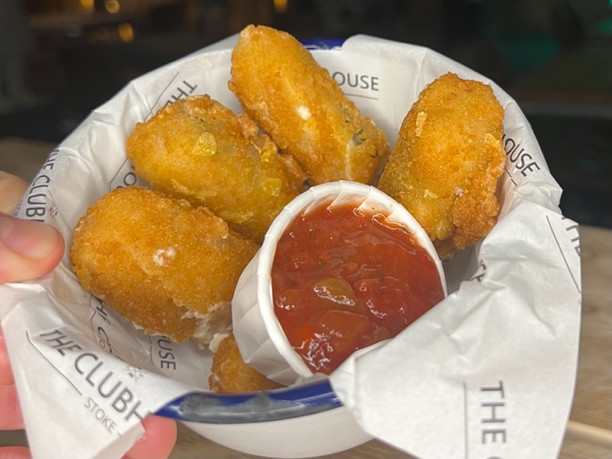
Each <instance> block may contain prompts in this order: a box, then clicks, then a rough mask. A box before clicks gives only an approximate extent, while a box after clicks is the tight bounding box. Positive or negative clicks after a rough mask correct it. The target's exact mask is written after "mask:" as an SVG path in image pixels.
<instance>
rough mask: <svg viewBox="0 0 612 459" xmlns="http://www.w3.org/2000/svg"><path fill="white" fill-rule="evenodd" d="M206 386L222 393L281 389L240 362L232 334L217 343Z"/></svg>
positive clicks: (238, 351) (240, 357) (240, 358)
mask: <svg viewBox="0 0 612 459" xmlns="http://www.w3.org/2000/svg"><path fill="white" fill-rule="evenodd" d="M208 385H209V387H210V390H213V391H215V392H222V393H238V392H255V391H260V390H270V389H278V388H280V387H283V386H282V385H280V384H279V383H277V382H275V381H272V380H270V379H268V378H266V377H265V376H264V375H262V374H261V373H259V372H258V371H257V370H254V369H253V368H251V367H250V366H248V365H247V364H246V363H245V362H244V360H242V356H241V355H240V350H239V349H238V345H237V344H236V340H235V338H234V335H233V333H230V334H229V335H227V336H226V337H225V338H224V339H223V341H221V342H220V343H219V346H218V347H217V349H216V350H215V352H214V354H213V362H212V367H211V371H210V376H209V377H208Z"/></svg>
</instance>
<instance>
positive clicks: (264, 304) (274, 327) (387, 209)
mask: <svg viewBox="0 0 612 459" xmlns="http://www.w3.org/2000/svg"><path fill="white" fill-rule="evenodd" d="M326 202H329V204H328V205H327V207H328V208H330V209H333V208H335V207H340V206H343V205H347V204H348V205H351V206H353V207H355V208H357V209H361V210H364V211H366V213H368V214H371V213H374V211H375V212H376V213H382V214H383V215H384V216H385V217H386V219H387V221H389V222H392V223H397V224H400V225H402V226H404V227H405V228H407V229H408V230H409V231H411V232H412V233H413V234H414V235H415V236H416V239H417V240H418V242H419V244H420V245H421V246H422V247H423V248H424V249H425V250H426V251H427V253H428V254H429V256H430V257H431V259H432V260H433V261H434V263H435V265H436V268H437V271H438V274H439V276H440V280H441V283H442V286H443V291H444V296H446V280H445V275H444V270H443V269H442V263H441V262H440V259H439V258H438V255H437V253H436V250H435V248H434V246H433V244H432V242H431V240H430V239H429V237H428V236H427V234H426V233H425V230H423V228H422V227H421V225H420V224H419V223H418V222H417V221H416V220H415V218H414V217H413V216H412V215H411V214H410V212H408V211H407V210H406V208H405V207H403V206H402V205H401V204H399V203H398V202H397V201H395V200H394V199H392V198H391V197H389V196H388V195H387V194H385V193H383V192H382V191H380V190H379V189H377V188H375V187H373V186H368V185H364V184H361V183H356V182H348V181H338V182H331V183H325V184H322V185H318V186H315V187H312V188H310V189H308V190H307V191H306V192H304V193H302V194H301V195H299V196H298V197H297V198H295V199H294V200H293V201H291V202H290V203H289V204H287V206H285V208H284V209H283V210H282V212H281V213H280V214H279V215H278V216H277V217H276V219H275V220H274V221H273V222H272V225H271V226H270V229H269V230H268V232H267V233H266V236H265V239H264V242H263V244H262V246H261V248H260V249H259V251H258V252H257V254H256V255H255V257H254V258H253V259H252V260H251V262H250V263H249V264H248V265H247V267H246V268H245V270H244V272H243V273H242V275H241V277H240V279H239V281H238V284H237V286H236V290H235V293H234V299H233V300H232V323H233V328H234V335H235V337H236V342H237V344H238V347H239V348H240V352H241V354H242V356H243V358H244V360H245V361H246V362H247V363H248V364H249V365H251V366H252V367H253V368H255V369H257V370H258V371H259V372H260V373H263V374H265V375H266V376H267V377H268V378H270V379H273V380H275V381H278V382H280V383H282V384H285V385H291V384H296V383H301V382H304V381H309V380H312V379H313V378H316V377H317V375H314V374H313V373H312V371H311V370H310V368H309V367H308V366H307V365H306V363H305V362H304V361H303V359H302V358H301V357H300V355H299V354H298V353H297V352H296V351H295V350H294V349H293V347H292V346H291V344H290V343H289V341H288V340H287V337H286V336H285V333H284V331H283V329H282V326H281V325H280V323H279V321H278V319H277V317H276V315H275V313H274V303H273V299H272V279H271V270H272V264H273V261H274V255H275V253H276V247H277V243H278V241H279V239H280V238H281V237H282V235H283V234H284V233H285V230H286V229H287V227H288V226H289V225H290V224H291V223H292V222H293V221H294V219H295V218H296V217H297V216H298V215H299V214H301V213H302V212H306V213H307V212H308V211H309V210H310V209H314V208H317V207H319V206H320V205H321V204H322V203H326ZM380 344H381V343H377V344H374V345H372V346H370V348H372V347H376V346H379V345H380Z"/></svg>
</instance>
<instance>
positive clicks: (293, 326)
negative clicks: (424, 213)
mask: <svg viewBox="0 0 612 459" xmlns="http://www.w3.org/2000/svg"><path fill="white" fill-rule="evenodd" d="M272 292H273V301H274V312H275V313H276V316H277V318H278V320H279V322H280V325H281V327H282V328H283V331H284V332H285V335H286V336H287V339H288V341H289V343H290V344H291V345H292V346H293V348H294V349H295V351H296V352H297V353H298V354H299V355H300V356H301V357H302V359H303V360H304V362H305V363H306V364H307V365H308V367H309V368H310V369H311V370H312V371H313V372H321V373H326V374H329V373H331V372H332V371H333V370H335V369H336V368H337V367H338V366H339V365H340V364H341V363H342V362H343V361H344V360H346V358H347V357H348V356H350V355H351V354H352V353H353V352H354V351H356V350H357V349H362V348H364V347H367V346H369V345H371V344H374V343H377V342H379V341H382V340H384V339H387V338H392V337H394V336H396V335H397V334H398V333H399V332H401V331H402V330H403V329H405V328H406V327H407V326H408V325H410V324H411V323H412V322H414V321H415V320H416V319H417V318H419V317H420V316H421V315H423V314H424V313H425V312H427V311H428V310H429V309H430V308H431V307H433V306H434V305H435V304H437V303H438V302H439V301H441V300H442V299H443V298H444V290H443V287H442V282H441V280H440V275H439V274H438V270H437V268H436V264H435V262H434V261H433V259H432V258H431V257H430V256H429V254H428V253H427V251H426V250H425V249H424V248H423V247H421V246H420V245H419V243H418V240H417V238H416V236H414V235H413V234H412V233H411V232H410V231H409V230H408V229H407V228H405V227H403V226H400V225H399V224H397V223H391V222H388V221H387V219H386V217H385V216H384V215H383V214H381V213H373V214H366V213H364V211H361V210H358V209H355V208H354V207H353V206H350V205H343V206H339V207H333V208H331V209H330V208H328V203H325V204H323V205H320V206H318V207H316V208H314V209H311V210H309V211H308V212H307V213H302V214H300V215H298V217H297V218H296V219H295V220H294V221H293V222H292V223H291V224H290V225H289V227H288V228H287V229H286V230H285V233H284V234H283V236H282V237H281V239H280V240H279V242H278V245H277V248H276V253H275V257H274V263H273V265H272Z"/></svg>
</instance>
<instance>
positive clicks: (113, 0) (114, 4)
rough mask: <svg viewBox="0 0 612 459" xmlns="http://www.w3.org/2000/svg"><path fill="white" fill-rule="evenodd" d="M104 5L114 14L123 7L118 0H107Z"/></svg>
mask: <svg viewBox="0 0 612 459" xmlns="http://www.w3.org/2000/svg"><path fill="white" fill-rule="evenodd" d="M104 7H105V8H106V11H108V12H109V13H113V14H114V13H118V12H119V10H120V9H121V5H120V4H119V1H118V0H105V2H104Z"/></svg>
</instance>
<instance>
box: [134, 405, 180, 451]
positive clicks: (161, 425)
mask: <svg viewBox="0 0 612 459" xmlns="http://www.w3.org/2000/svg"><path fill="white" fill-rule="evenodd" d="M142 426H143V427H144V429H145V433H144V434H143V435H142V437H140V438H139V439H138V441H137V442H136V443H135V444H134V446H132V447H131V448H130V450H129V451H128V452H127V453H126V454H125V458H127V459H140V458H148V459H166V458H167V457H168V456H170V453H171V452H172V449H173V448H174V445H175V444H176V436H177V428H176V422H175V421H174V420H172V419H168V418H164V417H161V416H153V415H151V416H147V417H146V418H145V419H144V420H143V421H142Z"/></svg>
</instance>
